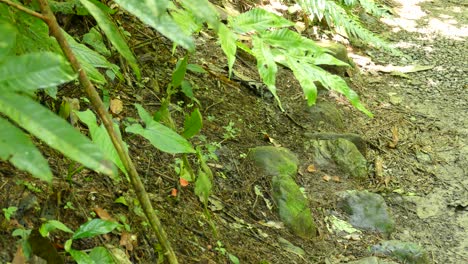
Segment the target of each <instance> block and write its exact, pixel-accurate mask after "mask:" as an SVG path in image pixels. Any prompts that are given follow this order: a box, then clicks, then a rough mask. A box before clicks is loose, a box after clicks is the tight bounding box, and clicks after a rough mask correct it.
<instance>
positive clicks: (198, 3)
mask: <svg viewBox="0 0 468 264" xmlns="http://www.w3.org/2000/svg"><path fill="white" fill-rule="evenodd" d="M180 2H181V3H182V6H183V7H184V8H185V9H187V10H189V11H190V12H191V13H192V14H194V15H195V16H196V17H197V18H199V19H201V20H203V21H206V22H207V23H208V25H209V26H210V27H212V28H214V29H215V31H218V26H219V24H220V20H219V17H218V12H217V11H216V9H215V8H214V7H213V5H212V4H211V3H210V2H209V1H208V0H180Z"/></svg>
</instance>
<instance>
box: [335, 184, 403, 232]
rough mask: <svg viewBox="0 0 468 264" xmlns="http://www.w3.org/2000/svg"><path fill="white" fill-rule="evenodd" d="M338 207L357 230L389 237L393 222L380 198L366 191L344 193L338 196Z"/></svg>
mask: <svg viewBox="0 0 468 264" xmlns="http://www.w3.org/2000/svg"><path fill="white" fill-rule="evenodd" d="M339 196H340V198H341V200H340V201H339V203H338V205H339V207H340V208H341V209H342V210H343V211H345V212H346V213H347V214H348V215H349V222H350V223H351V224H352V225H353V226H354V227H357V228H361V229H365V230H370V231H378V232H381V233H384V234H386V235H389V234H390V233H391V232H392V231H393V229H394V225H395V224H394V221H393V219H392V218H391V217H390V214H389V213H388V210H387V204H386V203H385V201H384V199H383V198H382V196H380V195H378V194H376V193H371V192H368V191H354V190H353V191H346V192H342V193H340V194H339Z"/></svg>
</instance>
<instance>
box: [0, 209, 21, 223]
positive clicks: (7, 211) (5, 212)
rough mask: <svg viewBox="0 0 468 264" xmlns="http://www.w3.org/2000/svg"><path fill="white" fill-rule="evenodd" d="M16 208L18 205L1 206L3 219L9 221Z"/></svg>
mask: <svg viewBox="0 0 468 264" xmlns="http://www.w3.org/2000/svg"><path fill="white" fill-rule="evenodd" d="M17 210H18V207H15V206H10V207H8V208H3V209H2V211H3V215H4V216H5V219H6V220H7V221H8V222H9V221H10V219H11V217H12V216H13V215H14V214H15V213H16V211H17Z"/></svg>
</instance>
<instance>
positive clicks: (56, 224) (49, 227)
mask: <svg viewBox="0 0 468 264" xmlns="http://www.w3.org/2000/svg"><path fill="white" fill-rule="evenodd" d="M56 229H58V230H62V231H64V232H67V233H70V234H73V231H72V230H71V229H70V228H68V227H67V226H66V225H65V224H64V223H62V222H60V221H57V220H49V221H47V222H45V223H44V224H42V225H41V228H39V233H41V235H42V236H43V237H47V236H49V233H50V232H52V231H54V230H56Z"/></svg>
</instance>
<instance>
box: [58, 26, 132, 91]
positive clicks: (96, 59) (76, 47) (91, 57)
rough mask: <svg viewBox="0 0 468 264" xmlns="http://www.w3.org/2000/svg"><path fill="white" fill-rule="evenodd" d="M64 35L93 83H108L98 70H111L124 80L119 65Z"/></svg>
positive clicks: (66, 34)
mask: <svg viewBox="0 0 468 264" xmlns="http://www.w3.org/2000/svg"><path fill="white" fill-rule="evenodd" d="M62 33H63V34H64V35H65V38H66V39H67V41H68V43H69V44H70V47H71V49H72V50H73V53H75V55H76V57H77V59H78V61H79V62H80V63H81V66H82V67H83V69H84V70H85V71H86V73H87V74H88V76H89V77H90V78H92V80H93V81H95V82H98V83H101V84H104V83H106V82H107V81H106V79H105V78H104V76H103V75H102V74H101V73H100V72H99V71H98V70H97V69H96V68H107V69H111V70H112V71H113V72H114V73H115V74H116V75H117V76H118V77H119V79H123V76H122V74H121V73H120V71H119V67H118V66H117V65H115V64H113V63H110V62H109V61H108V60H107V59H106V58H105V57H104V56H102V55H101V54H99V53H97V52H96V51H94V50H92V49H90V48H88V47H87V46H86V45H83V44H80V43H78V42H76V40H75V39H74V38H73V37H72V36H70V35H68V33H67V32H65V31H62Z"/></svg>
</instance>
